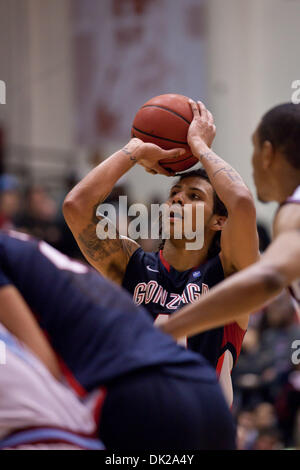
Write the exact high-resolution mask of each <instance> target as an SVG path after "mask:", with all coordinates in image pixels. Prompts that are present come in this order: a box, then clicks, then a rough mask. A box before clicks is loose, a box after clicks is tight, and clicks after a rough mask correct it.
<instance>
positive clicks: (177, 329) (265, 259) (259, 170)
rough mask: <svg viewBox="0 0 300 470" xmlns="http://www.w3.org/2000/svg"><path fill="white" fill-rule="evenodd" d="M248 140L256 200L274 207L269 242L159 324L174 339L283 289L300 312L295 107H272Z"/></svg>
mask: <svg viewBox="0 0 300 470" xmlns="http://www.w3.org/2000/svg"><path fill="white" fill-rule="evenodd" d="M252 141H253V147H254V151H253V156H252V166H253V176H254V182H255V185H256V189H257V196H258V199H259V200H260V201H262V202H269V201H277V202H278V204H279V207H278V210H277V212H276V215H275V218H274V223H273V237H274V239H273V242H272V243H271V244H270V246H269V247H268V249H267V250H266V251H265V253H264V254H263V256H262V257H261V259H260V261H258V262H257V263H255V264H254V265H253V266H251V267H249V268H247V269H245V270H243V271H242V272H241V273H238V274H235V275H234V276H232V277H231V278H230V279H228V280H226V281H224V282H223V283H221V284H220V285H219V286H217V287H216V288H214V289H213V290H212V291H211V293H209V294H208V295H207V296H206V297H205V298H203V299H201V300H200V301H199V302H197V303H196V304H194V305H193V306H188V307H186V308H184V309H183V310H182V311H181V312H180V313H178V314H176V315H175V316H173V317H172V319H171V320H170V322H169V323H168V324H167V325H163V329H164V330H165V331H166V332H168V333H170V334H172V335H173V336H174V337H175V338H179V337H181V336H182V335H186V334H187V335H191V334H196V333H199V332H201V331H206V330H207V329H208V328H215V327H218V326H219V325H223V324H224V323H228V322H231V321H233V320H235V319H237V318H239V316H243V315H244V314H247V313H248V314H250V313H251V312H255V311H257V310H258V309H259V308H261V307H262V305H263V304H265V303H266V302H268V301H269V300H270V299H272V298H273V297H274V296H276V295H278V294H279V293H280V292H281V290H282V289H284V288H285V287H289V290H290V292H291V294H292V297H293V299H294V304H295V307H296V309H297V312H298V314H299V312H300V309H299V304H300V105H299V104H292V103H285V104H282V105H279V106H276V107H275V108H272V109H271V110H270V111H269V112H267V113H266V114H265V115H264V116H263V118H262V120H261V122H260V123H259V125H258V127H257V129H256V130H255V132H254V134H253V137H252ZM211 155H212V156H213V154H211ZM299 320H300V315H299Z"/></svg>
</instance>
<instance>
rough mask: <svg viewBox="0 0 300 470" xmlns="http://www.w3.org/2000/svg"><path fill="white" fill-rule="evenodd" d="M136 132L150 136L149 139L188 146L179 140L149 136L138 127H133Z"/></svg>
mask: <svg viewBox="0 0 300 470" xmlns="http://www.w3.org/2000/svg"><path fill="white" fill-rule="evenodd" d="M132 128H133V129H134V130H135V131H138V132H140V133H141V134H145V135H148V136H149V137H154V138H155V139H161V140H167V141H168V142H173V143H174V144H183V145H188V143H187V142H181V141H179V140H173V139H167V137H159V135H154V134H149V132H145V131H141V130H140V129H138V128H137V127H132Z"/></svg>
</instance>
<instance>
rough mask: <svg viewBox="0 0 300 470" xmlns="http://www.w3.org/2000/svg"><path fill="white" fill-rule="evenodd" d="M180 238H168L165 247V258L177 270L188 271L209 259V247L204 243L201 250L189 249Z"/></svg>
mask: <svg viewBox="0 0 300 470" xmlns="http://www.w3.org/2000/svg"><path fill="white" fill-rule="evenodd" d="M176 242H178V240H166V242H165V245H164V248H163V257H164V259H165V260H166V261H167V262H168V263H169V264H170V266H172V267H173V268H174V269H176V270H177V271H187V270H188V269H192V268H194V267H196V266H199V265H200V264H202V263H204V262H205V261H206V260H207V255H208V248H209V247H207V246H206V244H204V246H203V248H202V249H201V250H187V249H186V248H185V243H184V244H181V243H180V244H179V243H176Z"/></svg>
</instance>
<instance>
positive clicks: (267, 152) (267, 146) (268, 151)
mask: <svg viewBox="0 0 300 470" xmlns="http://www.w3.org/2000/svg"><path fill="white" fill-rule="evenodd" d="M274 156H275V152H274V147H273V145H272V144H271V142H270V141H269V140H265V141H264V142H263V144H262V146H261V162H262V167H263V169H264V170H268V168H270V166H271V165H272V162H273V160H274Z"/></svg>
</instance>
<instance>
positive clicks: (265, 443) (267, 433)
mask: <svg viewBox="0 0 300 470" xmlns="http://www.w3.org/2000/svg"><path fill="white" fill-rule="evenodd" d="M282 448H283V443H282V441H281V437H280V432H279V431H278V429H276V428H270V429H263V430H262V431H260V432H259V434H258V436H257V439H256V441H255V443H254V445H253V448H252V449H253V450H280V449H282Z"/></svg>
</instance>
